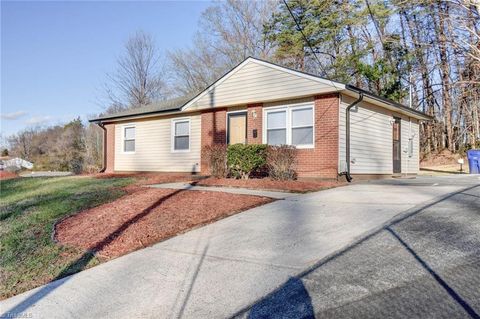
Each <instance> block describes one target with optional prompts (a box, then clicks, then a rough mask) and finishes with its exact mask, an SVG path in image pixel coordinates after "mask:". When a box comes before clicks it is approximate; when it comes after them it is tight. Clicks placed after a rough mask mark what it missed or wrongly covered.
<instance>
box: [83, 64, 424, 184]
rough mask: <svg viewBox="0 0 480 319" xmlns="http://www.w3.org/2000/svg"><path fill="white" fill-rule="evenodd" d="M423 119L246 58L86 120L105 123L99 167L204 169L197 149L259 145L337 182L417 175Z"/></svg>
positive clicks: (346, 88) (343, 87)
mask: <svg viewBox="0 0 480 319" xmlns="http://www.w3.org/2000/svg"><path fill="white" fill-rule="evenodd" d="M347 110H349V112H347ZM347 113H348V114H349V118H348V116H347ZM430 119H431V118H430V117H429V116H428V115H426V114H424V113H421V112H418V111H416V110H413V109H411V108H408V107H406V106H404V105H401V104H398V103H396V102H393V101H390V100H387V99H384V98H382V97H379V96H377V95H374V94H372V93H370V92H367V91H364V90H361V89H359V88H356V87H354V86H351V85H347V84H342V83H338V82H333V81H330V80H326V79H323V78H320V77H318V76H315V75H311V74H307V73H303V72H299V71H296V70H293V69H289V68H286V67H282V66H279V65H276V64H273V63H269V62H266V61H262V60H258V59H255V58H251V57H250V58H247V59H246V60H245V61H243V62H242V63H240V64H239V65H238V66H236V67H235V68H233V69H232V70H231V71H230V72H228V73H227V74H225V75H224V76H223V77H221V78H220V79H218V80H217V81H216V82H214V83H213V84H212V85H210V86H209V87H208V88H207V89H206V90H204V91H203V92H201V93H199V94H198V95H196V96H194V97H188V98H184V99H182V98H180V99H175V100H171V101H166V102H161V103H157V104H152V105H148V106H145V107H141V108H137V109H132V110H128V111H125V112H121V113H118V114H113V115H107V116H102V117H98V118H95V119H92V120H91V122H95V123H98V124H99V125H100V126H101V127H103V128H104V129H105V140H106V143H105V168H106V171H107V172H122V171H157V172H200V173H203V174H208V172H209V170H208V165H207V163H206V161H205V160H204V159H203V158H202V152H201V150H202V147H204V146H206V145H211V144H214V143H226V144H234V143H248V144H251V143H253V144H255V143H266V144H289V145H295V146H296V147H297V148H298V149H299V159H298V167H297V171H298V173H299V176H300V177H321V178H337V177H338V176H339V175H348V173H350V174H351V175H363V176H365V175H366V176H370V175H386V176H391V175H394V174H417V172H418V169H419V134H420V133H419V123H420V121H426V120H430ZM347 131H349V134H347ZM347 135H348V137H347Z"/></svg>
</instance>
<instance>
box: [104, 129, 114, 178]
mask: <svg viewBox="0 0 480 319" xmlns="http://www.w3.org/2000/svg"><path fill="white" fill-rule="evenodd" d="M105 129H106V130H107V134H106V137H107V140H106V142H105V147H106V156H107V160H106V167H105V172H107V173H113V171H114V166H115V124H105Z"/></svg>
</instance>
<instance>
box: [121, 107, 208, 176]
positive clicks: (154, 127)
mask: <svg viewBox="0 0 480 319" xmlns="http://www.w3.org/2000/svg"><path fill="white" fill-rule="evenodd" d="M177 118H188V119H190V151H189V152H172V135H171V134H172V119H177ZM130 124H133V125H135V152H134V153H131V154H126V153H124V152H123V143H122V135H123V127H124V126H127V125H130ZM200 138H201V117H200V115H198V114H197V115H191V116H178V117H168V118H161V119H152V120H143V121H136V122H129V123H123V124H116V125H115V170H116V171H158V172H193V171H195V172H199V171H200V147H201V146H200V145H201V141H200Z"/></svg>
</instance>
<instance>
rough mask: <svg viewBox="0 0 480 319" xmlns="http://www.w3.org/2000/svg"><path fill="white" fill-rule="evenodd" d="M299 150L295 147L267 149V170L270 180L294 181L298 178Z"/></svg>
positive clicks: (271, 147) (283, 146) (285, 146)
mask: <svg viewBox="0 0 480 319" xmlns="http://www.w3.org/2000/svg"><path fill="white" fill-rule="evenodd" d="M296 164H297V149H296V148H295V146H289V145H280V146H269V147H268V149H267V168H268V175H269V176H270V178H272V179H275V180H281V181H285V180H292V179H296V178H297V173H296V172H295V169H294V168H295V165H296Z"/></svg>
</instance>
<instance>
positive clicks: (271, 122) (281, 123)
mask: <svg viewBox="0 0 480 319" xmlns="http://www.w3.org/2000/svg"><path fill="white" fill-rule="evenodd" d="M285 127H287V111H278V112H268V113H267V128H268V129H274V128H285Z"/></svg>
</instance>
